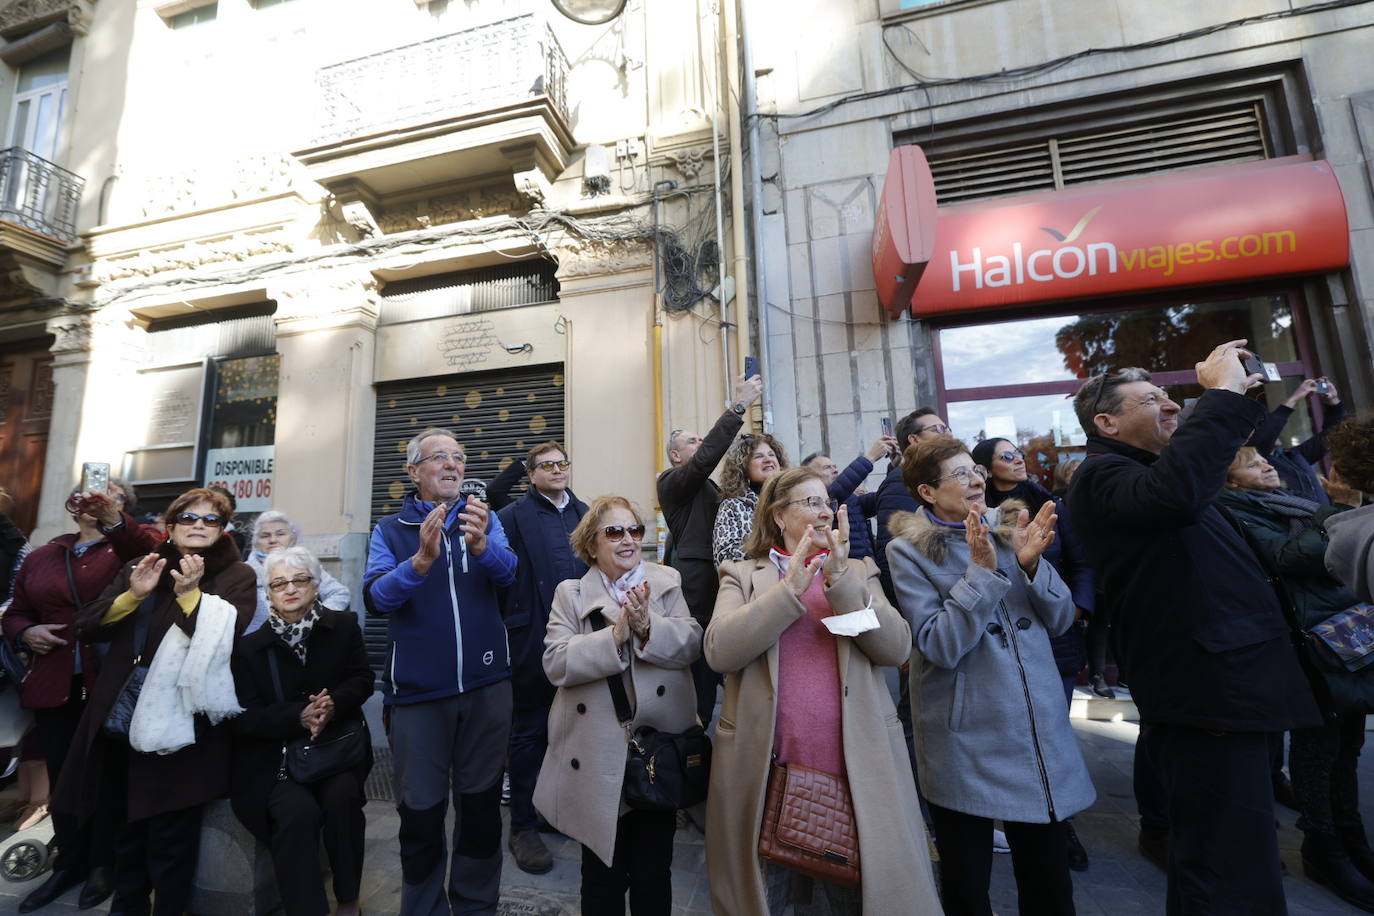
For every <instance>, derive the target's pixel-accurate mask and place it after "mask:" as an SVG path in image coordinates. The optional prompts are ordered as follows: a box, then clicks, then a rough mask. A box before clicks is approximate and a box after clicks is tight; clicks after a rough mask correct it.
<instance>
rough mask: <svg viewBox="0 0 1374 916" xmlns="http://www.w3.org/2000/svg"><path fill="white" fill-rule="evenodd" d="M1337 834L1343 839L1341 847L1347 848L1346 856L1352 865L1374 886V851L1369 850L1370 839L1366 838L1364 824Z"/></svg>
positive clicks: (1342, 829)
mask: <svg viewBox="0 0 1374 916" xmlns="http://www.w3.org/2000/svg"><path fill="white" fill-rule="evenodd" d="M1337 832H1338V833H1339V834H1340V837H1341V845H1342V846H1344V847H1345V854H1346V855H1348V856H1350V861H1351V863H1352V864H1353V865H1354V866H1355V867H1356V868H1357V869H1359V872H1360V874H1362V875H1364V876H1365V877H1366V878H1368V879H1369V881H1370V883H1371V884H1374V849H1370V848H1369V838H1368V837H1367V836H1365V832H1364V824H1359V825H1357V826H1354V827H1342V828H1340V830H1339V831H1337Z"/></svg>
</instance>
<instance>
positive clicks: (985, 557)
mask: <svg viewBox="0 0 1374 916" xmlns="http://www.w3.org/2000/svg"><path fill="white" fill-rule="evenodd" d="M964 540H965V541H967V542H968V554H969V559H970V560H972V561H973V562H974V563H977V564H978V565H979V566H981V567H983V568H984V569H996V568H997V553H996V552H995V551H994V550H993V549H992V538H990V537H989V536H988V526H987V525H985V524H983V517H982V516H981V515H979V514H978V510H977V509H970V510H968V518H966V519H964Z"/></svg>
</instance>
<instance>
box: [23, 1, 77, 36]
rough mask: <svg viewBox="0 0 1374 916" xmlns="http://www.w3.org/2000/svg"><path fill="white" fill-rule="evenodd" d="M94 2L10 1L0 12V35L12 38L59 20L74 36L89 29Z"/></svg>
mask: <svg viewBox="0 0 1374 916" xmlns="http://www.w3.org/2000/svg"><path fill="white" fill-rule="evenodd" d="M92 2H94V0H14V2H13V3H10V4H8V5H6V6H5V7H4V8H3V9H0V35H3V36H5V37H6V38H15V37H17V36H19V35H23V34H24V33H26V32H30V31H32V30H34V29H37V28H40V27H41V26H45V25H47V24H48V23H51V22H57V21H59V20H61V19H65V20H67V25H68V26H70V27H71V30H72V31H73V32H75V33H76V34H77V35H85V34H86V32H87V31H88V30H89V28H90V23H91V9H90V4H91V3H92Z"/></svg>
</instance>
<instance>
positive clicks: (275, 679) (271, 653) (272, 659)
mask: <svg viewBox="0 0 1374 916" xmlns="http://www.w3.org/2000/svg"><path fill="white" fill-rule="evenodd" d="M275 649H276V647H275V646H271V645H269V646H268V647H267V667H268V668H269V669H270V670H271V672H272V687H273V689H274V690H276V691H277V702H278V703H285V702H286V693H285V691H283V690H282V689H281V669H280V668H278V667H277V653H276V651H275Z"/></svg>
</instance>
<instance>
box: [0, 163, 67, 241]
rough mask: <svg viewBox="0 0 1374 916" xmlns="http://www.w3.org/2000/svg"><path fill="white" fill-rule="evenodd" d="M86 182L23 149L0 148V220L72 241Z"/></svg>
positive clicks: (55, 237)
mask: <svg viewBox="0 0 1374 916" xmlns="http://www.w3.org/2000/svg"><path fill="white" fill-rule="evenodd" d="M85 186H86V179H84V178H82V177H81V176H80V175H77V174H75V173H74V172H69V171H67V170H66V169H64V168H62V167H61V166H60V165H54V164H53V163H51V162H49V161H48V160H46V159H44V158H42V157H41V156H36V155H34V154H33V153H31V152H29V151H28V150H26V149H23V148H21V147H18V146H12V147H10V148H9V149H7V150H0V220H3V221H5V222H10V223H15V224H16V225H19V226H23V227H24V228H25V229H28V230H31V231H33V232H37V233H39V234H40V235H46V236H48V237H50V238H54V239H57V240H58V241H61V242H67V243H71V242H73V241H75V240H76V210H77V207H78V206H80V204H81V189H82V188H84V187H85Z"/></svg>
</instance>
